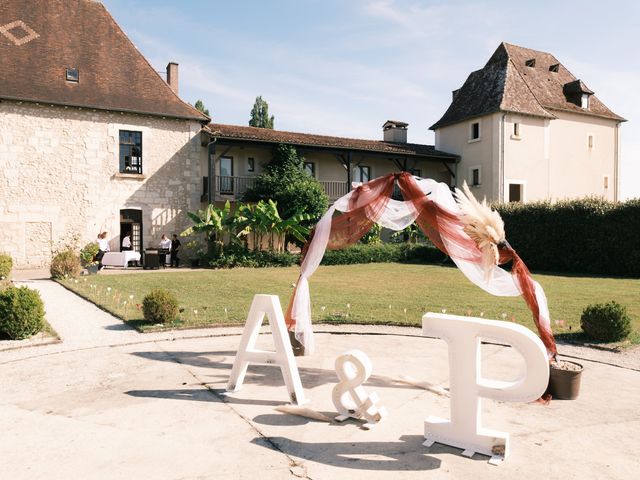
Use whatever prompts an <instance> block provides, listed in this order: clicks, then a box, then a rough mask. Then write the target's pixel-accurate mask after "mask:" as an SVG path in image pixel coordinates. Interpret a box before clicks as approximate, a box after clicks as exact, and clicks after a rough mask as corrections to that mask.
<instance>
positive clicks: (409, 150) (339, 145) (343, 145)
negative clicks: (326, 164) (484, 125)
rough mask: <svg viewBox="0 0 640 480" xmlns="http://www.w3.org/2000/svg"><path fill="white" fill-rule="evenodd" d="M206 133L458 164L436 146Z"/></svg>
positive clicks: (242, 131)
mask: <svg viewBox="0 0 640 480" xmlns="http://www.w3.org/2000/svg"><path fill="white" fill-rule="evenodd" d="M205 132H206V133H208V134H209V135H210V136H212V137H216V138H218V139H227V140H244V141H247V142H262V143H274V144H275V143H284V144H289V145H294V146H307V147H317V148H326V149H339V150H354V151H370V152H376V153H385V154H389V155H390V156H394V155H398V156H407V155H408V156H423V157H437V158H439V159H446V160H450V161H455V160H456V159H457V158H458V157H457V155H452V154H450V153H445V152H441V151H439V150H436V149H435V147H434V146H433V145H423V144H419V143H396V142H383V141H378V140H363V139H359V138H344V137H330V136H327V135H314V134H310V133H297V132H285V131H282V130H271V129H268V128H256V127H243V126H239V125H223V124H219V123H211V124H209V125H208V126H207V127H206V128H205Z"/></svg>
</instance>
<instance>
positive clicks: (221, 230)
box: [180, 201, 235, 242]
mask: <svg viewBox="0 0 640 480" xmlns="http://www.w3.org/2000/svg"><path fill="white" fill-rule="evenodd" d="M187 215H188V216H189V218H190V219H191V221H192V222H193V225H192V226H191V227H189V228H187V229H186V230H185V231H184V232H182V233H181V234H180V236H181V237H187V236H189V235H192V234H194V233H202V234H204V236H205V238H206V239H207V241H209V242H215V241H220V240H223V237H224V234H225V232H228V231H229V229H230V228H231V226H232V225H233V223H234V221H235V215H234V213H233V212H232V211H231V204H230V203H229V201H227V202H226V203H225V204H224V207H222V208H220V207H216V206H215V205H213V204H210V205H208V206H207V208H205V209H204V210H198V212H197V213H193V212H187Z"/></svg>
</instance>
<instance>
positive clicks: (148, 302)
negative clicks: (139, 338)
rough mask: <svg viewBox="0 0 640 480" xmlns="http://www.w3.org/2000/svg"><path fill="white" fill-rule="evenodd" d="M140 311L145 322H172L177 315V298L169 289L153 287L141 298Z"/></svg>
mask: <svg viewBox="0 0 640 480" xmlns="http://www.w3.org/2000/svg"><path fill="white" fill-rule="evenodd" d="M142 313H143V315H144V319H145V320H146V321H147V322H151V323H170V322H173V321H175V320H176V318H177V317H178V300H177V299H176V296H175V295H174V294H173V293H171V292H170V291H169V290H165V289H162V288H157V289H154V290H152V291H151V293H149V294H148V295H147V296H145V297H144V299H143V300H142Z"/></svg>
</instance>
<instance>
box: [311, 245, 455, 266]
mask: <svg viewBox="0 0 640 480" xmlns="http://www.w3.org/2000/svg"><path fill="white" fill-rule="evenodd" d="M445 260H447V257H446V255H445V254H444V253H442V252H441V251H440V250H438V249H437V248H435V247H434V246H432V245H409V244H405V243H402V244H400V243H377V244H369V245H365V244H356V245H354V246H352V247H349V248H345V249H343V250H327V251H326V253H325V254H324V258H323V259H322V265H352V264H356V263H385V262H399V263H442V262H444V261H445Z"/></svg>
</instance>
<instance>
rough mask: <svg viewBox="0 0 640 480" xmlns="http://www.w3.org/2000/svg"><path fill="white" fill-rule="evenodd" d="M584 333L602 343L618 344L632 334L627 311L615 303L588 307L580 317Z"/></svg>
mask: <svg viewBox="0 0 640 480" xmlns="http://www.w3.org/2000/svg"><path fill="white" fill-rule="evenodd" d="M580 326H581V327H582V330H584V333H586V334H587V335H589V336H590V337H591V338H593V339H595V340H599V341H601V342H616V341H618V340H622V339H624V338H626V337H627V336H628V335H629V333H631V319H630V318H629V315H627V309H626V307H624V306H623V305H620V304H619V303H617V302H615V301H611V302H608V303H595V304H592V305H589V306H587V308H585V309H584V311H583V312H582V316H581V317H580Z"/></svg>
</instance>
